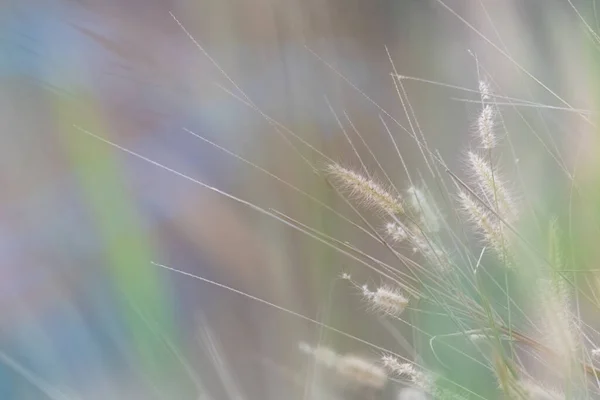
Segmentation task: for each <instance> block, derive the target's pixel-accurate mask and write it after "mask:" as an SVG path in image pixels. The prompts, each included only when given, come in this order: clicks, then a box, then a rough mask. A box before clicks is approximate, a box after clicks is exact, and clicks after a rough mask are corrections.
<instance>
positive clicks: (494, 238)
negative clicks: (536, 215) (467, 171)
mask: <svg viewBox="0 0 600 400" xmlns="http://www.w3.org/2000/svg"><path fill="white" fill-rule="evenodd" d="M458 196H459V202H460V206H461V208H462V211H463V213H464V214H465V215H466V216H467V218H468V219H469V221H470V222H471V223H472V224H473V225H474V226H475V228H476V229H477V231H478V232H479V233H480V234H481V235H482V236H483V239H484V241H485V242H486V243H487V244H488V245H489V246H490V247H492V248H493V249H494V251H495V252H496V253H497V254H498V255H499V256H500V258H501V259H503V257H504V256H505V255H506V252H507V249H506V246H507V240H506V237H505V235H504V232H505V230H503V229H502V228H501V225H500V221H498V218H496V216H495V215H493V214H492V213H490V212H489V211H488V210H486V209H485V208H484V207H483V206H482V205H481V204H479V203H477V201H475V200H474V199H473V197H472V196H471V195H469V194H467V193H466V192H464V191H462V190H461V191H460V192H459V195H458Z"/></svg>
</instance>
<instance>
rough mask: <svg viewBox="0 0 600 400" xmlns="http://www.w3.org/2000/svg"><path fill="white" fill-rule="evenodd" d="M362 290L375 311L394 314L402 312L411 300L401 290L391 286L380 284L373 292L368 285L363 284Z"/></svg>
mask: <svg viewBox="0 0 600 400" xmlns="http://www.w3.org/2000/svg"><path fill="white" fill-rule="evenodd" d="M362 292H363V296H364V298H365V299H366V300H367V301H368V302H369V305H370V308H371V309H372V310H373V311H375V312H382V313H384V314H389V315H393V316H398V315H400V314H402V312H403V311H404V309H405V308H406V306H407V305H408V301H409V300H408V298H406V297H405V296H404V295H403V294H402V292H400V290H398V289H394V288H392V287H390V286H380V287H378V288H377V289H376V290H375V291H374V292H372V291H370V290H369V287H368V286H367V285H363V287H362Z"/></svg>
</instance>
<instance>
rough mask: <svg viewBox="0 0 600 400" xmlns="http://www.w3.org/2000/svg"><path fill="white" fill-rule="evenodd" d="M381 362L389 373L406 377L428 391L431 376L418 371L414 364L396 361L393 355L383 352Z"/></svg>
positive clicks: (430, 386)
mask: <svg viewBox="0 0 600 400" xmlns="http://www.w3.org/2000/svg"><path fill="white" fill-rule="evenodd" d="M381 363H382V364H383V367H384V368H385V369H386V370H387V371H388V373H389V374H391V375H394V376H397V377H399V378H405V379H408V380H409V381H410V382H411V383H412V384H413V385H415V386H417V387H419V388H421V389H423V390H425V391H430V390H431V388H432V380H431V377H430V376H428V375H427V374H425V373H424V372H422V371H419V370H418V369H417V368H415V367H414V365H412V364H410V363H403V362H400V361H398V359H397V358H396V357H394V356H391V355H388V354H385V355H383V356H382V357H381Z"/></svg>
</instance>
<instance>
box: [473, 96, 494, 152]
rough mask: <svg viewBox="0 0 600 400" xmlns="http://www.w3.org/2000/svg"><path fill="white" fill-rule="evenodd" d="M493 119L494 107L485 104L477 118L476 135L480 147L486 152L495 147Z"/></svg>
mask: <svg viewBox="0 0 600 400" xmlns="http://www.w3.org/2000/svg"><path fill="white" fill-rule="evenodd" d="M495 117H496V115H495V111H494V107H493V106H491V105H489V104H486V105H485V106H483V108H482V109H481V112H480V113H479V117H478V118H477V133H478V134H479V139H480V140H481V145H482V147H483V148H484V149H486V150H489V149H493V148H494V147H496V134H495V132H494V124H495V121H494V119H495Z"/></svg>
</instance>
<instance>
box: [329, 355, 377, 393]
mask: <svg viewBox="0 0 600 400" xmlns="http://www.w3.org/2000/svg"><path fill="white" fill-rule="evenodd" d="M336 371H337V373H338V375H339V376H340V377H342V378H344V379H345V380H347V381H348V382H349V383H353V384H356V385H359V386H366V387H371V388H374V389H382V388H383V387H384V386H385V384H386V382H387V378H388V376H387V373H386V372H385V369H383V368H382V367H380V366H379V365H377V364H375V363H373V362H371V361H369V360H367V359H365V358H362V357H359V356H356V355H353V354H347V355H344V356H342V357H340V359H339V360H338V362H337V364H336Z"/></svg>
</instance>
